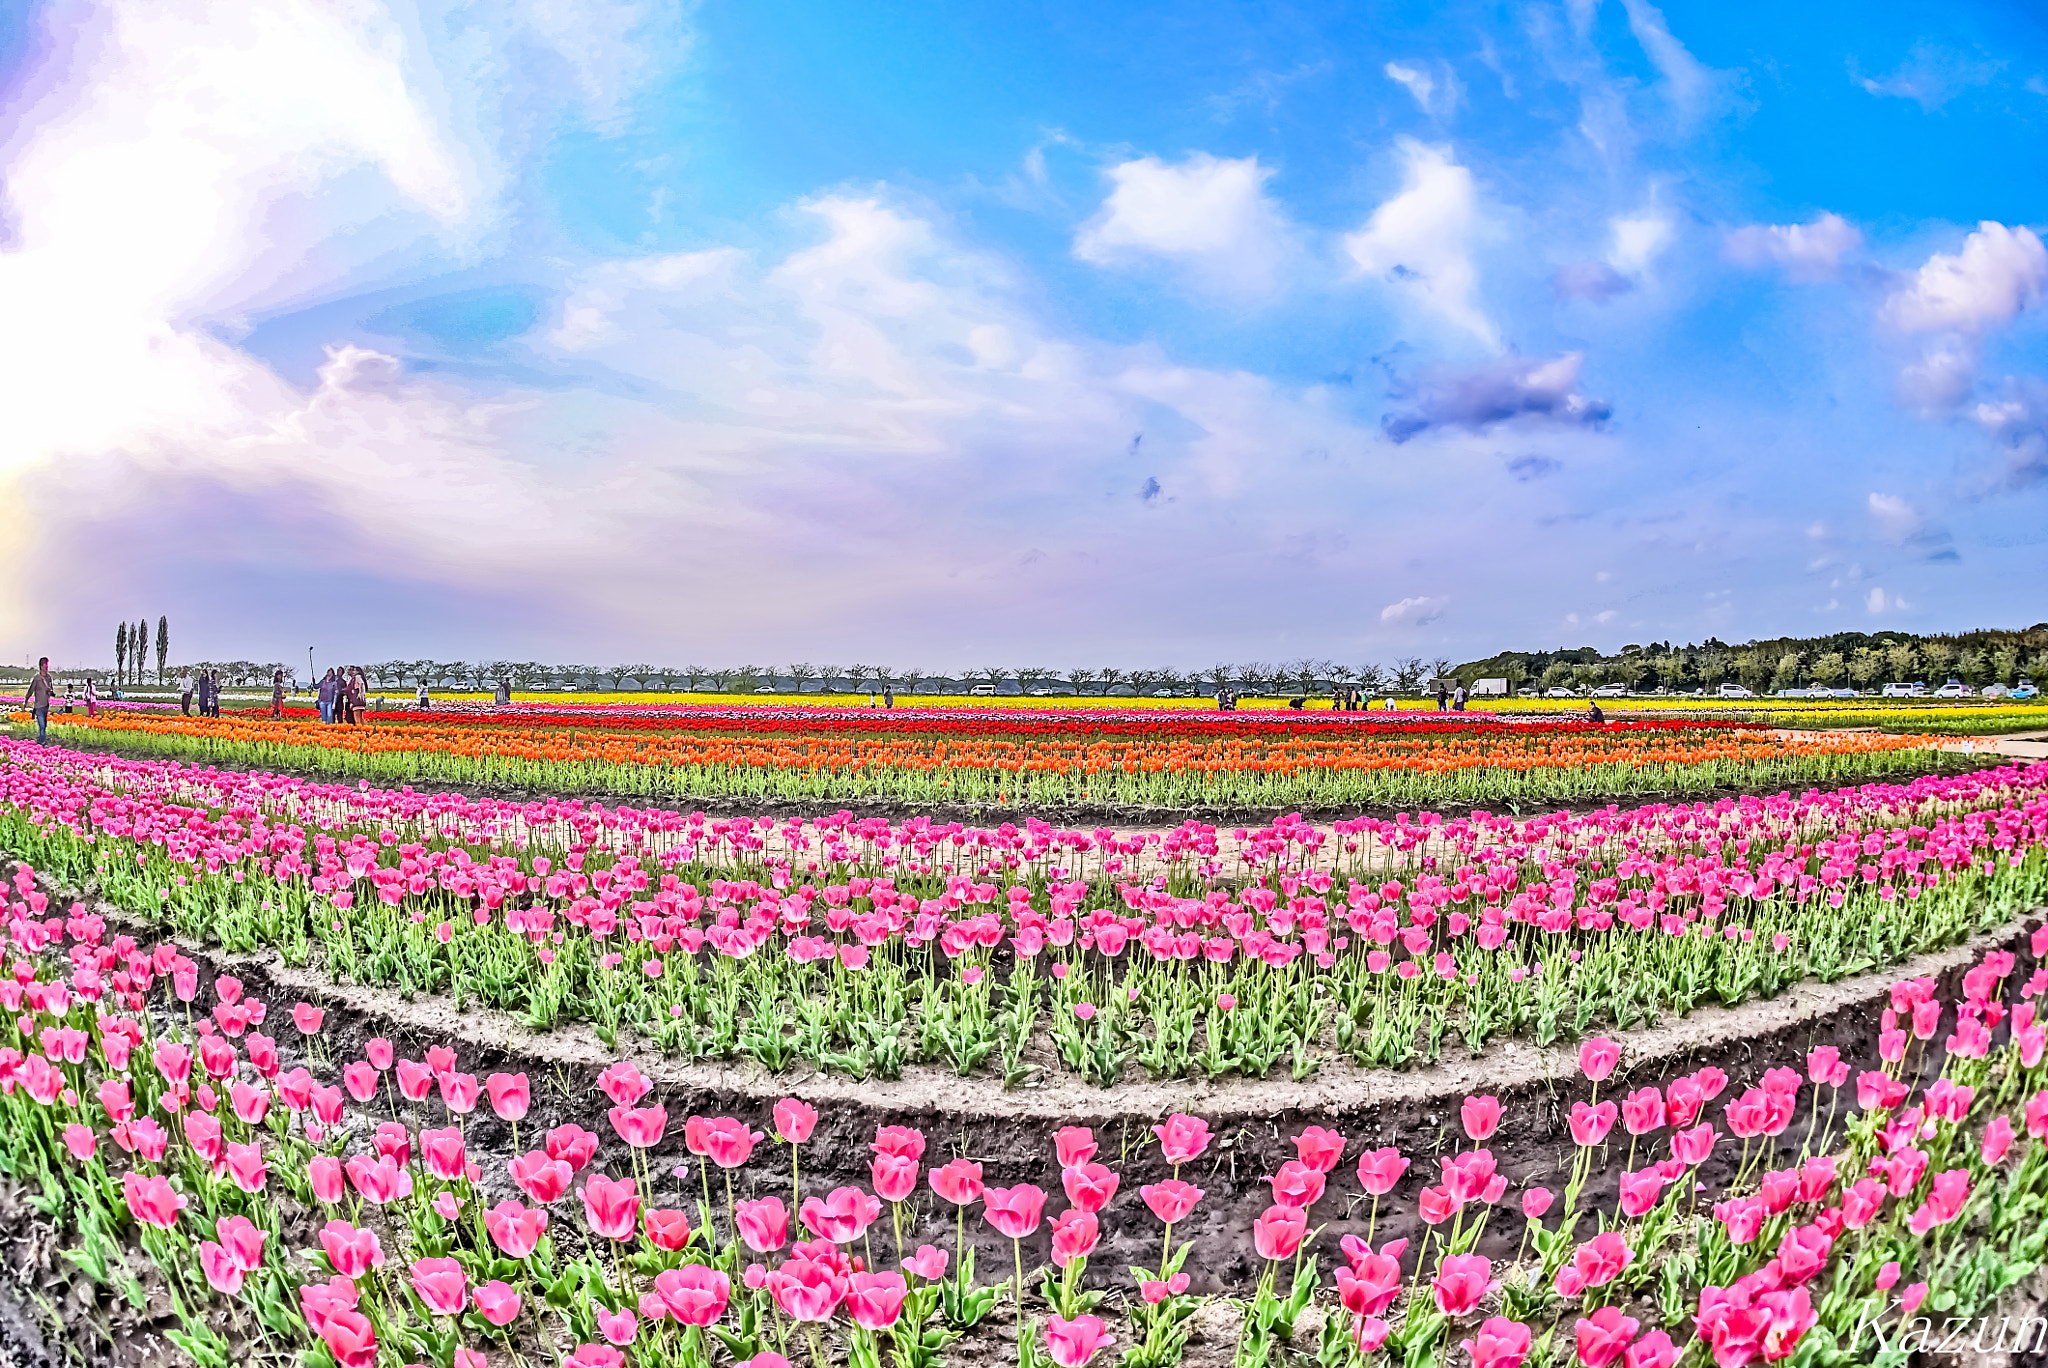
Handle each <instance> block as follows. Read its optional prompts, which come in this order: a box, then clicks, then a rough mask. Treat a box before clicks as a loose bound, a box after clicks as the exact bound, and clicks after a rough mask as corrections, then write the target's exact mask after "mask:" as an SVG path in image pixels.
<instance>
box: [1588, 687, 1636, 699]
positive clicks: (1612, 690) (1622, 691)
mask: <svg viewBox="0 0 2048 1368" xmlns="http://www.w3.org/2000/svg"><path fill="white" fill-rule="evenodd" d="M1593 697H1595V698H1627V697H1628V685H1626V684H1602V685H1601V686H1600V687H1599V688H1597V689H1595V690H1593Z"/></svg>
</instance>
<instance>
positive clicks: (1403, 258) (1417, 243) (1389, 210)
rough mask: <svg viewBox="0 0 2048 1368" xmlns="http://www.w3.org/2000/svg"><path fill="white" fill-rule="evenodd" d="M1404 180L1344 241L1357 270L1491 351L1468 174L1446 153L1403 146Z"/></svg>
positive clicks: (1409, 142)
mask: <svg viewBox="0 0 2048 1368" xmlns="http://www.w3.org/2000/svg"><path fill="white" fill-rule="evenodd" d="M1401 155H1402V157H1403V159H1404V160H1405V162H1406V163H1407V178H1406V181H1405V183H1404V184H1403V185H1402V187H1401V192H1400V193H1399V194H1397V195H1395V196H1394V197H1393V198H1392V199H1390V200H1388V201H1387V202H1386V203H1384V204H1382V205H1381V206H1380V207H1379V208H1377V209H1375V210H1374V211H1373V214H1372V217H1371V218H1370V219H1369V220H1367V222H1366V225H1365V227H1363V228H1361V229H1360V230H1358V231H1357V232H1355V233H1351V234H1349V235H1347V236H1346V237H1345V239H1344V250H1345V251H1346V252H1348V253H1349V254H1350V256H1351V259H1352V261H1353V262H1354V263H1356V264H1357V267H1358V269H1359V271H1360V272H1361V273H1363V274H1365V275H1369V276H1373V277H1375V278H1379V279H1385V280H1389V281H1391V282H1392V283H1393V284H1394V285H1395V286H1396V288H1398V289H1399V290H1401V291H1402V292H1403V293H1404V294H1406V295H1408V296H1409V297H1411V298H1413V299H1414V300H1415V301H1416V302H1417V303H1418V304H1420V305H1421V306H1422V307H1423V308H1424V309H1426V310H1428V311H1429V312H1430V313H1433V314H1435V315H1436V316H1438V317H1439V318H1441V319H1443V320H1444V321H1446V322H1448V323H1450V324H1452V325H1453V326H1455V327H1457V328H1459V329H1462V330H1463V331H1465V332H1468V333H1470V334H1472V335H1473V336H1474V337H1476V338H1478V339H1479V340H1480V341H1482V342H1484V343H1485V344H1486V345H1487V346H1489V347H1498V346H1499V345H1500V334H1499V332H1498V331H1497V330H1496V329H1495V328H1494V326H1493V323H1492V322H1491V321H1490V320H1489V319H1488V318H1487V317H1486V315H1485V314H1484V313H1483V312H1482V311H1481V310H1480V308H1479V304H1478V301H1477V298H1476V296H1477V294H1478V292H1479V271H1478V268H1477V267H1475V266H1474V265H1473V263H1472V255H1471V240H1472V237H1473V235H1474V233H1475V231H1476V228H1477V219H1478V209H1477V200H1478V195H1477V192H1476V191H1475V189H1474V187H1473V183H1472V173H1471V172H1470V171H1468V170H1467V169H1466V168H1464V167H1462V166H1460V165H1458V164H1457V163H1456V162H1454V161H1452V160H1451V155H1450V150H1449V149H1448V148H1442V147H1430V146H1428V145H1426V144H1423V143H1419V142H1416V141H1414V140H1413V139H1410V138H1404V139H1402V140H1401Z"/></svg>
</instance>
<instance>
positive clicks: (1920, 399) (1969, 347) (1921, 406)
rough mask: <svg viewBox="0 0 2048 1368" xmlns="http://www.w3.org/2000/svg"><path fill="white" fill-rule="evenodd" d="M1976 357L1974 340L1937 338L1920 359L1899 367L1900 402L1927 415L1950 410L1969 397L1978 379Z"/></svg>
mask: <svg viewBox="0 0 2048 1368" xmlns="http://www.w3.org/2000/svg"><path fill="white" fill-rule="evenodd" d="M1977 361H1978V348H1977V346H1976V344H1975V342H1974V341H1972V340H1970V339H1966V338H1960V337H1942V338H1936V339H1935V340H1934V341H1932V342H1930V343H1928V345H1927V346H1926V347H1925V348H1923V349H1922V351H1921V353H1920V356H1919V358H1918V359H1917V360H1913V361H1908V362H1907V363H1906V364H1905V365H1903V366H1901V367H1900V368H1899V400H1900V402H1902V403H1904V404H1905V405H1906V407H1908V408H1910V409H1913V410H1915V411H1917V412H1918V413H1920V414H1922V415H1923V416H1925V417H1935V416H1937V415H1940V414H1944V413H1947V412H1948V411H1949V410H1951V409H1953V408H1954V407H1955V406H1956V405H1957V404H1960V403H1962V402H1963V401H1964V400H1965V399H1967V398H1969V397H1970V389H1971V387H1972V386H1973V385H1975V384H1976V383H1977Z"/></svg>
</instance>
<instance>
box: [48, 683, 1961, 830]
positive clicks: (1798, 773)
mask: <svg viewBox="0 0 2048 1368" xmlns="http://www.w3.org/2000/svg"><path fill="white" fill-rule="evenodd" d="M60 730H61V731H64V732H71V733H76V734H81V735H83V736H85V737H90V738H92V739H93V740H94V741H98V742H104V743H108V744H113V745H116V746H118V747H119V748H120V749H121V750H122V751H123V753H129V754H143V755H149V756H161V757H164V758H183V759H193V760H202V761H207V762H212V763H224V764H232V765H236V766H254V767H261V768H267V769H282V770H291V771H296V772H303V773H308V774H316V775H320V776H323V777H335V778H344V779H350V780H357V779H365V780H369V781H371V782H373V783H384V784H402V783H408V782H431V783H435V784H446V785H453V786H458V787H464V788H491V789H503V788H516V789H520V790H524V791H527V792H532V793H536V794H559V793H577V794H589V795H605V796H611V797H620V798H631V799H634V800H637V801H653V800H659V801H713V800H732V799H738V800H749V799H760V800H785V801H786V800H803V801H810V802H863V801H875V800H882V801H888V802H894V803H899V804H907V805H924V806H930V805H941V804H943V805H948V806H952V805H962V804H965V805H972V806H977V807H990V806H1006V807H1015V808H1018V809H1020V810H1026V811H1028V810H1034V809H1035V810H1042V811H1049V812H1050V811H1058V810H1063V809H1075V808H1086V809H1089V810H1101V809H1129V808H1180V809H1194V808H1225V809H1227V808H1236V807H1265V808H1289V807H1293V808H1306V809H1315V810H1342V809H1353V810H1357V809H1363V808H1367V807H1375V806H1378V807H1384V806H1390V805H1429V806H1437V805H1455V804H1474V803H1497V804H1498V803H1507V804H1521V803H1528V802H1552V801H1563V800H1573V799H1580V800H1583V799H1587V798H1595V797H1608V796H1630V795H1635V796H1642V795H1659V794H1671V795H1683V794H1689V793H1707V792H1716V791H1726V790H1731V789H1734V790H1751V791H1753V790H1758V789H1777V788H1784V787H1790V786H1799V785H1809V784H1841V783H1850V782H1855V781H1857V780H1863V779H1874V778H1881V777H1885V776H1889V775H1896V774H1902V773H1923V772H1925V771H1926V770H1927V769H1928V768H1929V767H1930V765H1931V764H1932V763H1933V760H1932V755H1933V752H1932V751H1931V750H1930V749H1929V748H1930V746H1932V745H1933V744H1935V743H1934V742H1933V741H1931V740H1930V739H1928V738H1924V737H1913V736H1887V735H1881V734H1878V733H1874V732H1827V731H1817V732H1789V733H1788V732H1778V731H1773V730H1771V729H1769V728H1766V727H1763V726H1761V725H1758V724H1754V723H1744V722H1733V721H1725V720H1724V721H1698V720H1659V719H1653V720H1634V721H1610V722H1607V723H1604V724H1594V723H1590V722H1586V721H1583V720H1574V719H1561V718H1557V717H1531V718H1520V719H1510V718H1506V717H1501V716H1495V715H1492V714H1488V713H1482V712H1465V713H1441V714H1439V713H1417V712H1408V713H1393V714H1372V713H1360V712H1351V713H1345V712H1322V713H1306V712H1304V713H1290V712H1274V711H1266V712H1258V713H1215V712H1208V713H1201V712H1188V711H1182V712H1173V713H1167V712H1161V711H1157V710H1154V711H1117V710H1112V709H1106V708H1083V709H1070V710H1067V711H1065V712H1058V713H1056V712H1053V711H1051V710H1047V709H1037V710H1007V709H993V708H992V709H983V710H978V711H968V710H963V709H910V708H902V709H894V710H890V711H879V710H866V709H848V708H764V707H749V706H744V705H742V706H737V707H728V708H680V709H679V708H653V707H650V708H630V707H615V708H574V707H563V706H559V705H557V706H541V705H522V706H518V707H514V708H510V709H503V710H499V709H480V708H479V709H470V710H465V711H454V712H450V711H443V712H438V713H435V712H427V713H412V712H408V713H372V714H371V715H370V720H369V723H368V724H367V725H363V726H324V725H321V724H320V723H319V722H318V721H317V720H316V719H314V718H313V717H312V716H311V715H310V714H304V715H294V716H289V717H287V718H285V719H283V720H273V719H271V718H270V717H269V715H268V713H267V712H265V713H263V714H262V715H260V716H259V715H251V714H243V715H230V716H228V717H224V718H199V717H181V716H153V715H149V714H143V713H125V714H118V715H114V714H110V715H105V716H101V717H97V718H93V719H90V720H88V719H85V718H82V717H76V716H74V717H69V718H63V719H60ZM1963 744H1968V743H1963Z"/></svg>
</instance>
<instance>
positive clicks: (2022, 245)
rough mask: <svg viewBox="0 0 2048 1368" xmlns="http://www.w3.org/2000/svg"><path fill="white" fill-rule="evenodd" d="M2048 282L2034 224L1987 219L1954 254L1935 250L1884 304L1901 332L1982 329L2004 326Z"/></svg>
mask: <svg viewBox="0 0 2048 1368" xmlns="http://www.w3.org/2000/svg"><path fill="white" fill-rule="evenodd" d="M2044 285H2048V248H2043V247H2042V245H2041V239H2040V238H2038V237H2036V236H2035V235H2034V230H2033V229H2031V228H2026V227H2020V228H2008V227H2006V226H2005V225H2004V224H2002V223H1992V222H1988V221H1987V222H1984V223H1980V224H1978V225H1977V231H1976V232H1974V233H1972V234H1970V236H1969V237H1968V238H1966V239H1964V241H1963V250H1962V251H1961V252H1958V253H1956V254H1954V255H1950V254H1949V253H1947V252H1936V253H1935V254H1934V255H1932V256H1930V257H1928V258H1927V262H1926V264H1925V265H1923V266H1921V268H1920V269H1919V270H1918V271H1916V272H1915V273H1914V274H1913V277H1912V280H1911V283H1910V284H1908V285H1905V286H1904V287H1902V288H1901V289H1899V290H1897V291H1895V292H1894V293H1893V294H1892V296H1891V297H1890V298H1889V299H1887V300H1886V301H1885V304H1884V320H1885V322H1886V323H1888V324H1890V325H1891V326H1892V327H1894V328H1897V329H1898V330H1899V331H1901V332H1961V333H1982V332H1985V331H1988V330H1990V329H1992V328H2000V327H2004V326H2005V325H2006V324H2008V323H2010V322H2012V320H2013V319H2014V318H2015V317H2017V316H2018V315H2019V313H2020V311H2021V310H2022V309H2025V308H2027V307H2029V306H2030V305H2032V304H2035V303H2037V302H2039V300H2040V298H2041V291H2042V287H2043V286H2044Z"/></svg>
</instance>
